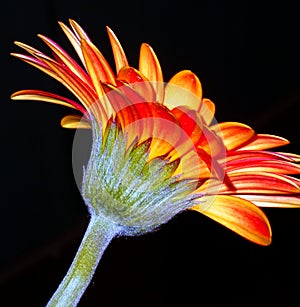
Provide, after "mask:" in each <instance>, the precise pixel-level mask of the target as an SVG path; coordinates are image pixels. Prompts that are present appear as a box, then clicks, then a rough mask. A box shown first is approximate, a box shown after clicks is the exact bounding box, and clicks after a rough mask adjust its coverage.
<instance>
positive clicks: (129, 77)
mask: <svg viewBox="0 0 300 307" xmlns="http://www.w3.org/2000/svg"><path fill="white" fill-rule="evenodd" d="M118 79H119V80H121V81H125V82H126V83H127V84H128V85H130V86H131V87H132V88H133V89H134V90H135V91H136V92H138V93H139V94H140V95H141V96H142V97H144V101H148V102H155V101H157V100H156V93H155V90H154V88H153V86H152V84H151V82H149V80H148V79H147V78H146V77H145V76H144V75H143V74H142V73H141V72H139V71H138V70H136V69H135V68H133V67H129V66H125V67H123V68H122V69H121V70H120V71H119V73H118Z"/></svg>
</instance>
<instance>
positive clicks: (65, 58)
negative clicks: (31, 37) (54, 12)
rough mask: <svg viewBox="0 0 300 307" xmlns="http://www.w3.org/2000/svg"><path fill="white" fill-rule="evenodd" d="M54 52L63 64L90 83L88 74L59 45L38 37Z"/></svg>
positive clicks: (44, 37)
mask: <svg viewBox="0 0 300 307" xmlns="http://www.w3.org/2000/svg"><path fill="white" fill-rule="evenodd" d="M38 36H39V37H40V38H41V39H42V40H43V41H44V42H45V43H46V44H47V45H48V46H49V47H50V48H51V50H52V51H53V52H54V54H55V55H56V56H57V57H58V58H59V59H60V60H61V62H62V63H63V64H64V65H66V66H67V67H68V68H69V69H70V70H71V71H72V72H73V73H74V74H76V75H77V76H78V77H79V78H80V79H82V80H83V82H85V83H89V82H90V78H89V76H88V75H87V74H86V72H85V71H84V70H83V69H82V68H81V67H80V66H79V65H78V64H77V63H76V61H74V59H73V58H72V57H70V56H69V55H68V54H67V52H66V51H65V50H63V49H62V48H61V47H60V46H59V45H57V44H56V43H55V42H54V41H52V40H51V39H49V38H48V37H46V36H44V35H40V34H39V35H38Z"/></svg>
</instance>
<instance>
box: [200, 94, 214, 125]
mask: <svg viewBox="0 0 300 307" xmlns="http://www.w3.org/2000/svg"><path fill="white" fill-rule="evenodd" d="M215 112H216V106H215V104H214V103H213V102H212V101H211V100H210V99H208V98H203V100H202V103H201V105H200V110H199V114H200V116H201V118H202V120H203V121H204V122H205V124H206V125H207V126H209V125H210V124H211V122H212V120H213V118H214V116H215Z"/></svg>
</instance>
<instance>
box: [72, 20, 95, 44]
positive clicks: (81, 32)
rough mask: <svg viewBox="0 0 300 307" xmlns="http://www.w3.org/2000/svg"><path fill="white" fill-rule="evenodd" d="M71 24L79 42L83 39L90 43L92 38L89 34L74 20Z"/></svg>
mask: <svg viewBox="0 0 300 307" xmlns="http://www.w3.org/2000/svg"><path fill="white" fill-rule="evenodd" d="M69 22H70V25H71V27H72V29H73V31H74V33H75V35H76V37H77V38H78V40H82V39H83V40H87V41H90V38H89V37H88V35H87V33H86V32H85V31H84V30H83V29H82V28H81V27H80V25H79V24H78V23H77V22H76V21H75V20H74V19H69Z"/></svg>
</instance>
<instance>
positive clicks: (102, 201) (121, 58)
mask: <svg viewBox="0 0 300 307" xmlns="http://www.w3.org/2000/svg"><path fill="white" fill-rule="evenodd" d="M70 24H71V28H69V27H68V26H66V25H65V24H64V23H62V22H59V25H60V26H61V28H62V30H63V32H64V33H65V34H66V36H67V38H68V40H69V41H70V43H71V44H72V46H73V47H74V49H75V51H76V53H77V55H78V58H79V61H80V62H79V63H78V62H77V61H76V60H75V59H73V58H72V57H71V56H70V55H68V53H67V52H66V51H65V50H64V49H63V48H61V47H60V46H59V45H58V44H57V43H56V42H54V41H53V40H51V39H50V38H48V37H46V36H44V35H39V37H40V38H41V39H42V41H43V42H44V43H46V45H47V46H48V47H49V48H50V49H51V51H52V53H53V54H54V57H49V56H47V55H45V54H44V53H42V52H41V51H39V50H37V49H35V48H32V47H30V46H28V45H26V44H24V43H20V42H16V44H17V45H18V46H19V47H21V48H23V49H24V50H25V51H26V52H27V53H29V55H23V54H17V53H13V55H14V56H16V57H17V58H19V59H21V60H23V61H25V62H26V63H29V64H30V65H32V66H34V67H36V68H38V69H39V70H41V71H43V72H45V73H46V74H48V75H49V76H50V77H52V78H54V79H56V80H57V81H58V82H60V83H61V84H63V85H64V86H65V87H66V88H67V89H68V90H69V91H70V92H71V94H72V98H69V97H63V96H60V95H57V94H53V93H49V92H45V91H41V90H22V91H18V92H16V93H14V94H13V95H12V99H14V100H36V101H46V102H49V103H54V104H59V105H63V106H66V107H69V108H71V109H73V110H74V111H75V113H74V114H72V115H67V116H65V117H64V118H63V119H62V121H61V124H62V126H63V127H65V128H88V129H92V132H93V145H92V151H91V158H90V160H89V163H88V165H87V167H86V169H85V173H84V179H83V186H82V194H83V198H84V200H85V202H86V203H87V205H88V208H89V210H90V212H91V214H103V215H105V216H107V217H108V218H109V219H110V220H111V221H113V222H114V223H116V224H117V225H119V226H123V227H124V229H125V228H126V231H125V230H124V232H125V233H131V232H132V233H136V232H137V233H139V232H144V231H148V230H151V229H153V228H155V227H157V226H158V225H159V224H161V223H164V222H166V221H167V220H169V218H170V216H171V215H174V214H176V213H178V212H180V211H182V210H184V209H191V210H195V211H198V212H200V213H202V214H204V215H206V216H208V217H210V218H212V219H214V220H215V221H217V222H219V223H221V224H222V225H224V226H226V227H228V228H229V229H231V230H233V231H234V232H236V233H238V234H239V235H241V236H243V237H245V238H247V239H248V240H250V241H252V242H255V243H257V244H261V245H268V244H270V243H271V227H270V224H269V221H268V219H267V217H266V216H265V214H264V212H263V211H262V210H261V209H260V208H259V207H280V208H289V207H293V208H296V207H299V206H300V196H299V195H300V180H299V179H298V178H297V177H296V176H294V175H299V173H300V167H299V161H300V157H299V155H297V154H292V153H287V152H281V151H275V150H273V149H274V148H277V147H280V146H283V145H287V144H288V143H289V142H288V140H286V139H284V138H282V137H279V136H275V135H269V134H258V133H256V132H255V131H254V130H253V129H252V128H251V127H249V126H248V125H245V124H242V123H238V122H223V123H217V122H216V121H215V119H214V114H215V104H214V103H213V102H212V101H211V100H210V99H208V98H204V97H203V91H202V85H201V82H200V80H199V78H198V77H197V76H196V75H195V74H194V73H193V72H192V71H190V70H183V71H180V72H178V73H177V74H175V75H174V76H173V77H172V78H171V79H170V80H169V81H168V82H167V83H165V82H164V78H163V73H162V69H161V66H160V63H159V61H158V58H157V56H156V54H155V53H154V51H153V49H152V48H151V47H150V46H149V45H148V44H146V43H143V44H142V45H141V49H140V57H139V64H138V68H133V67H132V66H130V64H129V62H128V59H127V57H126V54H125V52H124V50H123V48H122V46H121V44H120V42H119V40H118V39H117V37H116V36H115V34H114V33H113V32H112V30H111V29H110V28H108V27H107V32H108V36H109V40H110V43H111V47H112V51H113V55H114V60H115V69H113V68H112V67H111V66H110V65H109V63H108V62H107V61H106V59H105V58H104V56H103V55H102V53H101V52H100V51H99V49H98V48H97V47H96V46H95V45H94V44H93V43H92V41H91V39H90V38H89V36H88V35H87V33H86V32H85V31H84V30H83V29H82V28H81V27H80V26H79V24H78V23H76V22H75V21H74V20H70ZM82 116H83V117H82ZM170 212H172V214H171V213H170ZM148 213H149V216H148ZM129 229H130V231H129Z"/></svg>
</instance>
